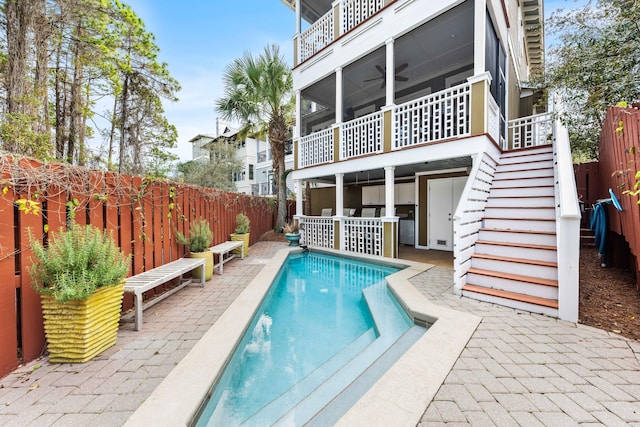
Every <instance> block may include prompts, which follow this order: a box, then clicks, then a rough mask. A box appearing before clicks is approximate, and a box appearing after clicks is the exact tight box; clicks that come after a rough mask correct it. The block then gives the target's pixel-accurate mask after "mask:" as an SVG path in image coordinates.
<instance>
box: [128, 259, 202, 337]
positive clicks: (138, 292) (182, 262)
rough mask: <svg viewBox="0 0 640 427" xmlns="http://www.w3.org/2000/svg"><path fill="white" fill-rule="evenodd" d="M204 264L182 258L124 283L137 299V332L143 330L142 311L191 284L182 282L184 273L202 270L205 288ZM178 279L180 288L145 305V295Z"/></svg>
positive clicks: (196, 260)
mask: <svg viewBox="0 0 640 427" xmlns="http://www.w3.org/2000/svg"><path fill="white" fill-rule="evenodd" d="M204 264H205V259H204V258H180V259H178V260H175V261H172V262H170V263H168V264H164V265H161V266H160V267H156V268H152V269H151V270H147V271H145V272H143V273H140V274H136V275H135V276H131V277H129V278H128V279H126V280H125V283H124V291H125V292H128V293H132V294H133V295H134V297H135V311H134V313H135V325H136V326H135V328H136V331H139V330H140V329H142V310H144V309H146V308H149V307H151V306H152V305H154V304H156V303H158V302H160V301H162V300H163V299H165V298H167V297H168V296H170V295H172V294H174V293H176V292H178V291H179V290H180V289H182V288H184V287H185V286H187V285H188V284H189V283H191V279H186V280H182V275H183V274H184V273H187V272H189V271H192V270H194V269H196V268H201V269H202V275H201V276H200V277H201V279H200V286H202V287H204V275H205V273H204ZM176 277H180V278H181V280H180V284H178V286H176V287H175V288H173V289H171V290H169V291H167V292H165V293H163V294H162V295H159V296H158V297H156V298H154V299H152V300H151V301H148V302H146V303H144V304H143V302H142V294H143V293H145V292H146V291H149V290H151V289H153V288H155V287H156V286H160V285H162V284H163V283H166V282H168V281H169V280H171V279H175V278H176Z"/></svg>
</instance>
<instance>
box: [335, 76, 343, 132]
mask: <svg viewBox="0 0 640 427" xmlns="http://www.w3.org/2000/svg"><path fill="white" fill-rule="evenodd" d="M336 123H342V67H338V68H336Z"/></svg>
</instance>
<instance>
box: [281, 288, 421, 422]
mask: <svg viewBox="0 0 640 427" xmlns="http://www.w3.org/2000/svg"><path fill="white" fill-rule="evenodd" d="M363 295H364V297H365V299H366V302H367V305H368V306H369V310H370V311H371V315H372V317H373V319H374V322H375V323H376V327H377V328H378V332H379V336H378V338H377V339H376V340H375V341H374V342H373V343H371V344H370V345H369V346H367V347H366V348H365V349H363V351H362V352H360V353H359V354H358V355H356V357H354V358H353V359H351V360H350V361H349V362H348V363H347V364H345V365H344V366H343V367H342V368H340V369H339V370H338V371H336V373H335V374H334V375H332V376H331V377H330V378H328V379H327V380H326V381H325V382H324V383H322V384H321V385H319V386H318V387H317V388H316V389H315V390H313V391H312V392H311V393H310V394H309V395H308V396H306V397H305V398H304V399H303V400H301V401H300V403H299V404H298V405H296V406H295V407H293V408H291V409H290V410H289V411H288V412H287V413H285V414H284V415H283V416H282V417H281V418H280V419H278V420H277V422H276V423H275V424H274V425H276V426H289V425H303V424H305V423H306V422H307V421H309V420H310V419H311V418H313V417H315V416H316V415H317V414H318V412H320V411H321V410H322V409H323V408H324V407H325V406H326V405H327V404H329V403H330V402H332V401H333V400H334V399H335V397H336V396H338V395H340V394H341V393H343V392H344V390H345V389H347V388H348V387H350V386H351V385H352V384H353V383H354V381H355V380H356V379H357V378H359V377H360V376H362V375H363V373H364V372H366V370H367V369H368V368H369V367H371V366H372V365H374V364H375V363H376V361H378V360H379V359H380V357H381V356H382V355H384V354H385V352H387V351H388V350H389V349H390V348H392V347H393V346H394V345H395V344H396V343H397V342H398V340H399V339H400V338H401V337H403V336H404V334H405V333H406V332H407V330H410V329H411V320H410V318H409V317H408V316H407V315H406V313H404V310H400V309H399V307H398V306H397V305H396V304H395V303H394V302H393V300H392V299H391V295H390V294H389V290H388V288H387V285H386V282H381V283H378V284H376V285H372V286H369V287H367V288H366V289H364V290H363ZM421 329H422V332H424V330H425V329H424V328H421ZM414 342H415V341H414ZM409 346H410V345H409ZM407 348H408V347H407ZM405 350H406V349H405ZM402 353H404V351H403V352H401V353H399V354H397V355H396V358H395V359H393V360H390V359H389V360H390V364H393V362H395V360H397V358H398V357H399V356H400V355H402ZM384 372H385V370H380V369H377V370H372V371H370V373H369V376H370V377H372V376H374V374H376V375H377V376H376V378H379V377H380V376H381V375H382V374H383V373H384ZM374 382H375V381H374ZM361 395H362V394H361ZM361 395H360V396H361ZM352 397H354V396H353V395H352ZM344 402H346V401H342V403H341V404H342V405H344ZM346 409H348V407H347V408H346Z"/></svg>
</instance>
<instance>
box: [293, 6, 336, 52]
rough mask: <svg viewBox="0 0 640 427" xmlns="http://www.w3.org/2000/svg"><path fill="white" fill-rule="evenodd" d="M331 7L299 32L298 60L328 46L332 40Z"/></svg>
mask: <svg viewBox="0 0 640 427" xmlns="http://www.w3.org/2000/svg"><path fill="white" fill-rule="evenodd" d="M333 34H334V33H333V8H332V9H331V10H330V11H329V12H327V13H325V14H324V16H322V18H320V19H318V20H317V21H316V22H314V23H313V25H311V26H310V27H309V28H307V29H306V30H305V31H304V32H303V33H302V34H300V62H303V61H305V60H307V59H309V58H310V57H311V56H313V55H314V54H316V53H317V52H319V51H320V50H322V49H323V48H324V47H325V46H328V45H329V44H330V43H331V42H332V41H333Z"/></svg>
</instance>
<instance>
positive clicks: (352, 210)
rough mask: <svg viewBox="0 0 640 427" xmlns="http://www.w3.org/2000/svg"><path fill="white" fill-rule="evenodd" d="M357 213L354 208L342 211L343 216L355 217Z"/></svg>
mask: <svg viewBox="0 0 640 427" xmlns="http://www.w3.org/2000/svg"><path fill="white" fill-rule="evenodd" d="M355 213H356V210H355V209H354V208H344V209H342V216H353V215H354V214H355Z"/></svg>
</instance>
